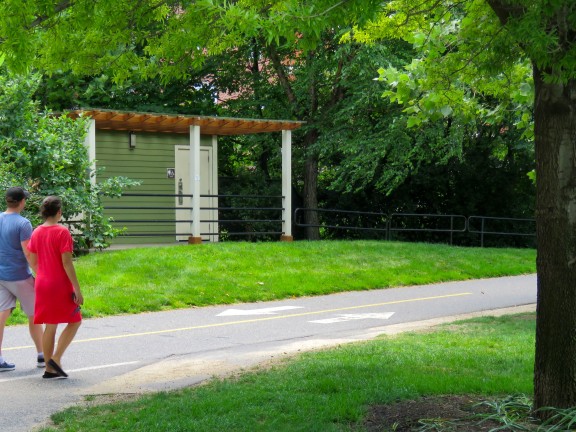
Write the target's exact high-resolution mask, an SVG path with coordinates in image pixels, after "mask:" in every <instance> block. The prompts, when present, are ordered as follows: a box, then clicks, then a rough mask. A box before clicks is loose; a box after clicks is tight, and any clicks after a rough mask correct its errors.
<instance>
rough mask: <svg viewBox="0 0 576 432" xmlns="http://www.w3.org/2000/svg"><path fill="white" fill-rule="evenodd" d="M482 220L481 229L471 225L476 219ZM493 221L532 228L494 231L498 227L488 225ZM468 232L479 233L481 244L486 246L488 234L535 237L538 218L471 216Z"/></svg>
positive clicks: (503, 224) (493, 222)
mask: <svg viewBox="0 0 576 432" xmlns="http://www.w3.org/2000/svg"><path fill="white" fill-rule="evenodd" d="M477 220H479V221H480V229H473V228H471V226H472V225H473V224H474V222H475V221H477ZM489 223H492V225H491V226H494V224H497V226H500V227H504V228H506V227H511V228H512V229H513V228H514V227H516V226H517V224H518V223H520V225H524V226H526V228H524V229H525V230H530V231H529V232H526V231H521V232H519V231H511V230H510V229H507V230H504V231H503V230H502V228H500V230H498V231H493V230H495V229H498V228H491V227H490V226H489V227H487V226H486V225H487V224H489ZM468 232H471V233H475V234H479V235H480V246H481V247H484V236H486V235H498V236H523V237H535V236H536V220H535V219H525V218H504V217H501V218H498V217H491V216H470V217H469V218H468Z"/></svg>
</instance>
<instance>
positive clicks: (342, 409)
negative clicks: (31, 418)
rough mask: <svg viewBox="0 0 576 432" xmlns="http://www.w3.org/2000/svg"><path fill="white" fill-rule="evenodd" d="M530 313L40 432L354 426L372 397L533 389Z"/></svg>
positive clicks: (308, 359)
mask: <svg viewBox="0 0 576 432" xmlns="http://www.w3.org/2000/svg"><path fill="white" fill-rule="evenodd" d="M534 333H535V319H534V314H522V315H514V316H504V317H499V318H480V319H475V320H470V321H466V322H458V323H453V324H451V325H447V326H443V327H440V328H439V329H437V330H436V331H433V332H429V333H408V334H403V335H400V336H396V337H381V338H378V339H376V340H373V341H370V342H366V343H359V344H353V345H344V346H341V347H339V348H337V349H331V350H326V351H321V352H315V353H305V354H302V355H300V356H298V357H296V358H293V359H289V360H285V361H284V362H283V363H279V364H277V365H275V366H273V367H270V368H267V369H261V370H256V371H251V372H246V373H244V374H242V375H240V376H238V377H235V378H227V379H214V380H212V381H211V382H209V383H208V384H206V385H203V386H200V387H193V388H187V389H184V390H179V391H174V392H163V393H158V394H154V395H147V396H144V397H142V398H140V399H137V400H135V401H131V402H121V403H113V404H106V405H98V406H92V407H79V406H77V407H73V408H69V409H67V410H65V411H63V412H61V413H58V414H56V415H54V416H53V417H52V419H53V421H54V423H55V425H54V427H49V428H45V429H43V431H45V432H47V431H77V430H82V431H85V432H91V431H118V432H123V431H126V432H128V431H130V432H135V431H151V430H157V431H189V432H192V431H201V432H211V431H214V432H216V431H218V432H221V431H238V432H240V431H247V432H248V431H250V432H253V431H262V432H265V431H271V432H272V431H273V432H277V431H306V432H314V431H318V432H329V431H362V430H364V426H363V420H364V417H365V415H366V413H367V410H368V408H369V406H370V405H372V404H385V403H389V402H393V401H396V400H399V399H412V398H416V397H418V396H421V395H439V394H479V395H485V396H486V397H490V396H498V395H505V394H511V393H519V392H520V393H525V394H530V393H531V392H532V390H533V389H532V371H533V369H532V368H533V362H534V358H533V352H534Z"/></svg>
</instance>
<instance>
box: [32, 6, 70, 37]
mask: <svg viewBox="0 0 576 432" xmlns="http://www.w3.org/2000/svg"><path fill="white" fill-rule="evenodd" d="M70 7H72V0H63V1H61V2H60V3H58V4H57V5H56V6H55V7H54V13H53V14H52V15H40V16H37V17H36V19H35V20H34V21H32V22H31V23H30V24H29V25H28V29H29V30H30V29H33V28H35V27H38V26H40V25H42V23H43V22H45V21H47V20H49V19H50V18H52V17H53V16H54V15H57V14H59V13H60V12H62V11H64V10H66V9H68V8H70Z"/></svg>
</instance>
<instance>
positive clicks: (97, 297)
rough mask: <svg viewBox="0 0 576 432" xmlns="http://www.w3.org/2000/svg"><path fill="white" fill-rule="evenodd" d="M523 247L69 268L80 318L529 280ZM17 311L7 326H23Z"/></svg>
mask: <svg viewBox="0 0 576 432" xmlns="http://www.w3.org/2000/svg"><path fill="white" fill-rule="evenodd" d="M535 257H536V253H535V251H534V250H532V249H489V248H483V249H482V248H462V247H451V246H447V245H438V244H422V243H400V242H385V241H319V242H307V241H301V242H293V243H214V244H204V245H197V246H173V247H157V248H139V249H127V250H121V251H109V252H102V253H98V252H96V253H92V254H90V255H88V256H83V257H80V258H78V259H77V260H76V271H77V274H78V278H79V280H80V284H81V286H82V289H83V292H84V297H85V306H84V308H83V314H84V317H86V318H89V317H100V316H107V315H114V314H125V313H140V312H145V311H160V310H167V309H175V308H185V307H190V306H208V305H215V304H231V303H241V302H256V301H266V300H277V299H283V298H290V297H300V296H313V295H323V294H331V293H335V292H341V291H353V290H369V289H376V288H388V287H396V286H406V285H419V284H428V283H435V282H445V281H453V280H466V279H477V278H488V277H497V276H507V275H518V274H526V273H533V272H535V271H536V269H535ZM24 322H25V318H24V316H23V315H22V313H21V312H16V313H15V314H13V316H12V317H11V319H10V323H12V324H16V323H18V324H20V323H24Z"/></svg>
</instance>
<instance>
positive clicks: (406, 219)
mask: <svg viewBox="0 0 576 432" xmlns="http://www.w3.org/2000/svg"><path fill="white" fill-rule="evenodd" d="M307 212H310V213H314V212H315V213H316V214H318V215H326V214H328V215H330V214H339V215H356V216H359V215H363V216H369V217H373V216H377V217H379V218H380V221H379V222H380V223H385V227H359V226H352V225H349V224H335V223H334V222H333V220H331V221H327V220H321V221H318V222H317V223H310V222H305V221H303V220H305V219H306V218H305V215H306V213H307ZM294 221H295V225H296V226H300V227H318V228H330V229H336V230H352V231H354V230H355V231H374V232H385V233H386V239H387V240H390V239H391V238H392V234H393V233H411V232H412V233H432V234H434V233H446V234H447V235H449V238H450V244H452V243H453V240H454V234H466V233H467V234H474V235H479V236H480V245H481V246H482V247H484V239H485V236H487V235H494V236H523V237H536V228H535V219H525V218H524V219H523V218H507V217H493V216H469V217H466V216H464V215H456V214H425V213H391V214H387V213H378V212H359V211H349V210H338V209H315V208H297V209H296V210H295V211H294ZM488 222H490V223H491V224H492V225H489V224H488ZM478 223H479V224H480V227H479V228H477V227H476V225H477V224H478ZM496 224H499V225H496ZM502 224H507V229H502V228H500V229H497V228H494V226H502Z"/></svg>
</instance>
